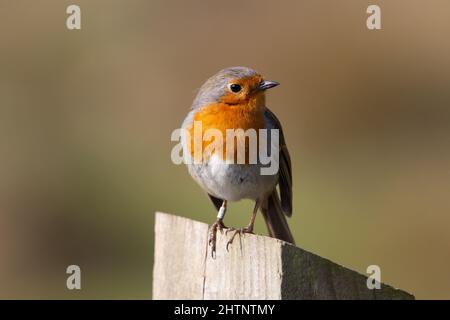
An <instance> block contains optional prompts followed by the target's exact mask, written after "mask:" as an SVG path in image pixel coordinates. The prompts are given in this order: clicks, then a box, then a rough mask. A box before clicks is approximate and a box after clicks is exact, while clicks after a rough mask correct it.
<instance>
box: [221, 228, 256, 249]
mask: <svg viewBox="0 0 450 320" xmlns="http://www.w3.org/2000/svg"><path fill="white" fill-rule="evenodd" d="M228 232H233V235H232V236H231V239H230V240H228V242H227V246H226V249H227V251H229V250H228V247H229V246H230V244H232V243H233V240H234V238H235V237H236V235H238V234H239V240H240V239H241V237H242V236H243V235H244V233H253V228H250V227H245V228H240V229H234V228H230V229H227V231H225V234H226V235H228Z"/></svg>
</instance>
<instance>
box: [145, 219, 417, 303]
mask: <svg viewBox="0 0 450 320" xmlns="http://www.w3.org/2000/svg"><path fill="white" fill-rule="evenodd" d="M228 237H230V235H228V236H227V235H225V234H220V233H219V232H218V236H217V250H216V257H215V259H213V258H212V257H211V252H210V247H209V246H208V243H207V242H208V241H207V239H208V225H207V224H205V223H201V222H197V221H193V220H190V219H186V218H182V217H178V216H174V215H169V214H165V213H156V219H155V263H154V270H153V298H154V299H414V296H412V295H411V294H409V293H406V292H404V291H402V290H398V289H395V288H393V287H390V286H388V285H385V284H381V289H373V290H370V289H368V288H367V277H366V276H363V275H361V274H359V273H357V272H355V271H352V270H349V269H347V268H344V267H342V266H340V265H337V264H336V263H333V262H331V261H329V260H327V259H324V258H321V257H319V256H317V255H315V254H312V253H310V252H307V251H305V250H303V249H300V248H298V247H295V246H293V245H291V244H288V243H285V242H283V241H280V240H277V239H273V238H270V237H265V236H258V235H248V234H246V235H244V236H243V237H242V238H241V240H240V239H239V237H236V238H235V239H234V242H233V243H232V245H231V246H230V247H229V251H226V248H225V247H226V242H227V239H228Z"/></svg>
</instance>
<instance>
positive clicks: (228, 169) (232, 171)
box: [181, 67, 295, 256]
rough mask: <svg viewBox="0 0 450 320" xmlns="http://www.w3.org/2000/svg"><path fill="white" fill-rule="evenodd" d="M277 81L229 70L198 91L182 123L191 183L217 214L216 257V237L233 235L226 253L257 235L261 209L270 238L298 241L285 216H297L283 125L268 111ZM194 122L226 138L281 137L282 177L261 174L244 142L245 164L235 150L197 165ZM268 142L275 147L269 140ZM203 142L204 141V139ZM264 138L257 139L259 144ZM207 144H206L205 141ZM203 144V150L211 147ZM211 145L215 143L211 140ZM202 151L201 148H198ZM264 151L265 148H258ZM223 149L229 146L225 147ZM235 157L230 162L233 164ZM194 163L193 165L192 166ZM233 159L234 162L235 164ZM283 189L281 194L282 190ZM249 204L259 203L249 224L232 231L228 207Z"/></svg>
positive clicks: (212, 242)
mask: <svg viewBox="0 0 450 320" xmlns="http://www.w3.org/2000/svg"><path fill="white" fill-rule="evenodd" d="M278 85H279V83H278V82H275V81H269V80H265V79H264V78H263V76H262V75H261V74H259V73H258V72H256V71H255V70H253V69H251V68H248V67H230V68H225V69H223V70H220V71H219V72H217V73H216V74H214V75H213V76H212V77H210V78H209V79H208V80H207V81H206V82H205V83H204V84H203V85H202V86H201V87H200V89H199V90H198V93H197V95H196V97H195V99H194V101H193V103H192V105H191V108H190V110H189V112H188V114H187V116H186V118H185V119H184V121H183V123H182V126H181V128H182V130H184V131H185V132H187V133H189V134H188V135H187V137H188V138H186V137H185V139H182V150H183V155H184V157H185V160H186V162H185V163H186V164H187V168H188V171H189V173H190V175H191V176H192V178H193V179H194V180H195V181H196V182H197V183H198V184H199V185H200V187H201V188H202V189H203V190H204V191H205V192H206V193H207V194H208V196H209V198H210V199H211V201H212V203H213V205H214V206H215V209H216V210H217V212H218V215H217V219H216V221H215V222H214V223H213V224H212V225H211V226H210V228H209V235H208V243H209V246H210V247H211V249H212V250H211V252H212V255H213V256H214V255H215V252H216V238H217V232H218V231H220V232H222V231H223V230H225V229H226V232H227V233H228V232H233V235H232V236H231V238H230V239H229V240H228V242H227V244H226V248H227V250H228V247H229V245H230V244H231V243H232V242H233V239H234V237H235V236H236V235H237V234H239V236H242V235H243V234H245V233H253V231H254V223H255V219H256V216H257V212H258V210H260V211H261V213H262V216H263V218H264V220H265V223H266V226H267V229H268V233H269V236H271V237H273V238H277V239H280V240H283V241H286V242H289V243H292V244H295V241H294V237H293V235H292V233H291V230H290V229H289V225H288V222H287V219H286V217H291V215H292V169H291V158H290V155H289V151H288V148H287V146H286V142H285V138H284V134H283V130H282V126H281V123H280V121H279V120H278V118H277V117H276V116H275V114H274V113H273V112H272V111H271V110H270V109H269V108H268V107H267V106H266V99H265V95H266V91H267V90H268V89H271V88H274V87H276V86H278ZM195 123H199V124H200V125H201V133H202V134H203V133H204V132H205V131H206V130H208V129H215V130H216V132H217V130H218V131H219V132H221V133H222V134H223V135H226V133H225V132H226V131H227V130H229V129H232V130H237V129H241V130H249V129H254V130H256V131H258V130H260V129H267V130H273V129H276V130H277V133H278V145H277V149H276V150H275V153H274V154H276V155H277V156H278V157H275V158H277V161H278V170H277V172H275V173H273V174H269V175H263V174H261V168H263V167H265V164H263V163H262V161H261V160H260V159H259V158H258V159H257V161H256V162H250V161H249V157H250V156H249V138H248V137H247V138H245V139H247V140H245V144H244V145H245V160H244V161H243V162H241V163H236V161H235V160H236V156H237V154H236V152H237V150H236V147H235V150H233V151H231V152H230V153H228V152H226V153H224V152H223V150H219V151H217V152H216V151H215V150H213V151H212V152H211V155H210V156H208V157H202V158H201V161H197V162H196V161H193V156H194V153H195V150H194V149H195V147H194V145H195V143H196V141H195V138H193V136H194V135H195V133H194V131H195ZM268 136H269V138H266V140H265V142H267V143H268V144H271V139H270V137H271V136H270V135H268ZM200 138H203V139H204V137H203V136H202V135H200ZM260 139H264V137H263V138H261V137H258V141H260ZM204 140H205V139H204ZM204 140H202V141H201V142H200V145H201V146H202V147H203V146H205V147H207V146H208V143H207V142H208V141H204ZM210 143H211V141H210ZM197 147H198V145H197ZM258 148H260V144H258ZM224 149H226V146H225V145H224ZM230 157H231V159H230ZM189 160H190V161H189ZM230 160H234V161H230ZM277 186H278V190H277ZM244 199H250V200H252V201H254V202H255V206H254V209H253V212H252V213H251V216H250V222H249V223H248V225H247V226H245V227H243V228H238V229H236V228H227V227H226V226H225V223H224V217H225V213H226V210H227V206H228V202H235V201H240V200H244Z"/></svg>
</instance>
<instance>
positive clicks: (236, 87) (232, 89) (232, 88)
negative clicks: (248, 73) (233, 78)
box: [230, 83, 242, 93]
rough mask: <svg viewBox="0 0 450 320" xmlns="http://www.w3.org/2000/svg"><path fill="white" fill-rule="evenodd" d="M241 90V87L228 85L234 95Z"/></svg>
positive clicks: (233, 84)
mask: <svg viewBox="0 0 450 320" xmlns="http://www.w3.org/2000/svg"><path fill="white" fill-rule="evenodd" d="M241 89H242V87H241V86H240V85H238V84H236V83H232V84H230V90H231V91H233V92H234V93H237V92H239V91H241Z"/></svg>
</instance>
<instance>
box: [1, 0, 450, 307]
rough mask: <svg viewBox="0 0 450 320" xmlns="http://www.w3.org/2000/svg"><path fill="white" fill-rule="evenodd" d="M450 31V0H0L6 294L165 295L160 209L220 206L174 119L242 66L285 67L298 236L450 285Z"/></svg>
mask: <svg viewBox="0 0 450 320" xmlns="http://www.w3.org/2000/svg"><path fill="white" fill-rule="evenodd" d="M73 3H76V4H78V5H80V6H81V10H82V30H81V31H69V30H67V29H66V26H65V23H66V17H67V14H66V7H67V6H68V5H69V4H73ZM369 4H378V5H379V6H380V7H381V10H382V28H383V29H382V30H380V31H369V30H367V28H366V22H365V21H366V18H367V16H368V15H367V14H366V8H367V6H368V5H369ZM449 31H450V2H449V1H446V0H441V1H438V0H433V1H410V0H402V1H400V0H399V1H380V0H377V1H370V2H369V1H361V0H352V1H349V0H346V1H340V2H337V1H332V0H329V1H296V0H295V1H294V0H291V1H271V0H269V1H261V0H251V1H248V0H247V1H235V0H228V1H208V2H206V1H200V0H193V1H181V0H178V1H167V0H164V1H163V0H158V1H156V0H152V1H144V0H141V1H140V0H127V1H125V0H122V1H112V0H96V1H88V0H83V1H82V0H78V1H60V0H54V1H50V0H46V1H31V0H28V1H23V0H0V39H1V41H0V298H69V299H72V298H73V299H77V298H142V299H146V298H150V297H151V283H152V263H153V261H152V259H153V258H152V255H153V252H152V250H153V215H154V212H155V211H156V210H160V211H166V212H172V213H177V214H179V215H183V216H187V217H191V218H194V219H199V220H202V221H205V222H208V223H211V222H212V221H213V220H214V218H215V212H214V209H213V206H212V205H211V204H210V202H209V200H208V199H207V198H206V197H205V195H204V194H203V192H202V191H201V189H200V188H199V187H197V185H196V184H195V183H194V181H193V180H191V178H190V177H189V175H188V173H187V171H186V169H185V168H184V167H183V166H176V165H174V164H172V162H171V161H170V151H171V148H172V147H173V145H174V143H172V142H171V141H170V134H171V132H172V130H174V129H175V128H177V127H179V126H180V124H181V122H182V120H183V118H184V116H185V114H186V113H187V110H188V109H189V107H190V104H191V101H192V99H193V97H194V95H195V92H196V89H197V88H198V87H199V86H200V85H201V84H202V82H203V81H204V80H205V79H206V78H208V77H209V76H211V75H212V74H213V73H215V72H216V71H218V70H219V69H221V68H224V67H228V66H235V65H244V66H249V67H253V68H255V69H256V70H258V71H260V72H261V73H262V74H264V75H265V76H266V77H267V78H268V79H272V80H277V81H279V82H281V84H282V85H281V86H280V87H279V88H277V89H275V90H273V91H271V92H270V93H269V96H268V105H269V106H270V107H271V108H272V110H273V111H274V112H275V113H276V114H277V115H278V117H279V118H280V119H281V121H282V123H283V125H284V130H285V134H286V138H287V143H288V146H289V148H290V151H291V157H292V161H293V169H294V215H293V218H292V219H290V224H291V226H292V229H293V231H294V234H295V237H296V239H297V243H298V245H299V246H301V247H303V248H305V249H307V250H310V251H312V252H314V253H316V254H319V255H321V256H323V257H326V258H329V259H331V260H333V261H335V262H338V263H340V264H343V265H345V266H347V267H349V268H352V269H355V270H357V271H359V272H361V273H365V271H366V267H367V266H368V265H371V264H377V265H379V266H380V267H381V271H382V281H384V282H387V283H390V284H392V285H394V286H397V287H400V288H402V289H405V290H407V291H410V292H412V293H413V294H415V295H416V297H417V298H427V299H428V298H447V299H448V298H450V273H449V270H450V232H449V231H450V215H449V209H450V199H449V198H450V197H449V189H450V188H449V187H450V148H449V146H450V90H449V84H450V42H449V41H448V36H449ZM251 205H252V204H251V203H250V202H248V203H247V202H243V203H239V204H233V205H232V206H231V208H230V211H229V213H228V215H227V224H230V225H235V226H240V225H243V224H245V223H246V222H247V220H248V218H249V213H250V209H251ZM257 232H258V233H266V230H265V227H264V225H263V222H262V219H261V217H258V221H257ZM70 264H77V265H79V266H80V267H81V269H82V290H81V291H68V290H67V289H66V286H65V284H66V277H67V275H66V273H65V270H66V267H67V266H68V265H70Z"/></svg>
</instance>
